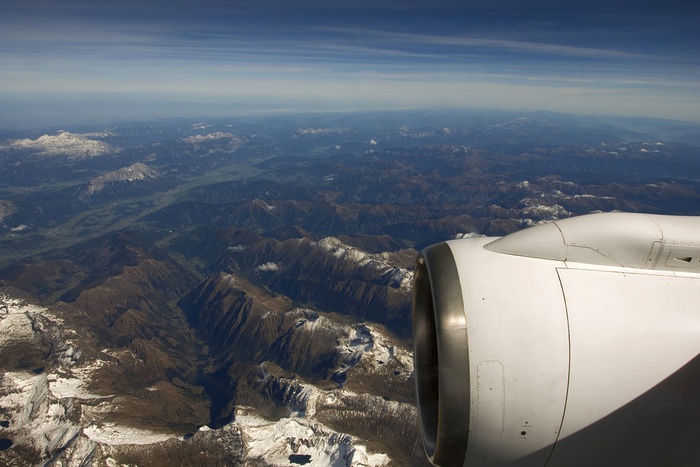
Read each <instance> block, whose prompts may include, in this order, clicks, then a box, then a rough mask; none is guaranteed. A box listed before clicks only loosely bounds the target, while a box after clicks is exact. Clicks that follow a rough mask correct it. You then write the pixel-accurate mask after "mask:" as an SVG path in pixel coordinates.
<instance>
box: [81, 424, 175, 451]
mask: <svg viewBox="0 0 700 467" xmlns="http://www.w3.org/2000/svg"><path fill="white" fill-rule="evenodd" d="M83 433H84V434H85V436H87V437H88V438H90V439H91V440H92V441H95V442H98V443H102V444H108V445H110V446H115V445H120V444H139V445H143V444H153V443H160V442H161V441H166V440H168V439H170V438H177V437H178V435H174V434H168V433H155V432H152V431H149V430H143V429H140V428H132V427H128V426H120V425H115V424H113V423H103V424H100V425H89V426H87V427H85V428H83Z"/></svg>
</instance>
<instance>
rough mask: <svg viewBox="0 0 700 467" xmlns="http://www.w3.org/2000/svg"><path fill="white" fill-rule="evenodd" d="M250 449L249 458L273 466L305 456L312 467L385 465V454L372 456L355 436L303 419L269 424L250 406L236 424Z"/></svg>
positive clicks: (242, 410) (239, 412)
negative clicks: (355, 440) (294, 457)
mask: <svg viewBox="0 0 700 467" xmlns="http://www.w3.org/2000/svg"><path fill="white" fill-rule="evenodd" d="M235 423H236V424H237V425H238V426H239V427H240V428H241V429H242V432H243V437H244V440H245V443H246V445H247V447H248V458H249V459H250V460H253V459H261V460H264V461H265V463H267V464H270V465H289V464H290V456H295V455H297V456H305V457H306V459H308V461H309V463H308V464H307V465H310V466H333V467H343V466H347V467H350V466H382V465H387V464H388V463H389V462H390V459H389V457H387V456H386V455H385V454H370V453H369V452H367V448H366V447H365V446H363V445H359V444H355V443H354V439H353V437H352V436H350V435H347V434H342V433H338V432H335V431H333V430H331V429H330V428H328V427H326V426H325V425H323V424H321V423H316V422H311V421H309V420H306V419H300V418H282V419H280V420H278V421H269V420H265V419H264V418H262V417H260V416H259V415H258V414H257V412H256V411H255V410H254V409H252V408H249V407H238V409H237V410H236V422H235Z"/></svg>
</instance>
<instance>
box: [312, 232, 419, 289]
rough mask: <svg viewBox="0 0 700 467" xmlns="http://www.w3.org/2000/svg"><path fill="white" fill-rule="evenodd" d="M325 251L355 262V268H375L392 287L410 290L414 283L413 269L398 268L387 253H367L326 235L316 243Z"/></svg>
mask: <svg viewBox="0 0 700 467" xmlns="http://www.w3.org/2000/svg"><path fill="white" fill-rule="evenodd" d="M314 246H315V247H316V248H320V249H321V250H322V251H323V252H324V253H326V254H329V255H332V256H334V257H335V258H337V259H338V260H339V261H346V262H350V263H352V264H353V268H354V269H360V268H363V267H369V268H373V269H375V270H376V271H379V272H380V273H382V274H383V275H385V276H386V277H387V279H388V282H389V284H390V285H391V286H392V287H400V288H401V289H402V290H406V291H409V290H410V289H411V286H412V284H413V271H409V270H408V269H404V268H398V267H396V266H393V265H391V264H389V262H388V255H387V253H379V254H372V253H365V252H364V251H362V250H359V249H357V248H353V247H351V246H348V245H346V244H345V243H343V242H341V241H340V240H339V239H337V238H335V237H326V238H323V239H321V240H319V241H318V242H316V243H315V244H314Z"/></svg>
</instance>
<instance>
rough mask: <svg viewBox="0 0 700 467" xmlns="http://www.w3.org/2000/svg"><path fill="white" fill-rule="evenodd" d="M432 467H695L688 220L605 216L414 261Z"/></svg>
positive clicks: (698, 222) (694, 254) (693, 304)
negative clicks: (507, 466)
mask: <svg viewBox="0 0 700 467" xmlns="http://www.w3.org/2000/svg"><path fill="white" fill-rule="evenodd" d="M413 339H414V362H415V376H416V387H417V399H418V406H419V415H420V424H421V432H422V437H423V444H424V447H425V451H426V454H427V456H428V458H429V459H430V461H431V462H432V463H433V464H435V465H441V466H452V465H457V466H461V465H465V466H479V465H517V466H545V465H546V466H575V465H583V466H591V465H596V466H601V465H615V466H621V465H635V466H639V465H653V466H659V465H665V466H666V465H669V466H670V465H700V357H699V356H698V353H699V352H700V218H699V217H676V216H660V215H645V214H624V213H607V214H593V215H588V216H581V217H575V218H570V219H565V220H558V221H554V222H551V223H548V224H542V225H538V226H536V227H532V228H529V229H525V230H522V231H520V232H516V233H513V234H511V235H507V236H505V237H502V238H499V239H494V238H473V239H462V240H454V241H448V242H445V243H440V244H437V245H433V246H431V247H428V248H426V249H424V250H423V251H422V252H421V253H420V255H419V256H418V260H417V264H416V271H415V279H414V301H413Z"/></svg>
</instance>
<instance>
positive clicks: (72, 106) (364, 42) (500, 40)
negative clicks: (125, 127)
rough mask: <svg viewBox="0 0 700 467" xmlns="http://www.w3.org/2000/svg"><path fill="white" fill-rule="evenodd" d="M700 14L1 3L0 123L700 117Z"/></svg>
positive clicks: (309, 1)
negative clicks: (341, 115) (245, 112)
mask: <svg viewBox="0 0 700 467" xmlns="http://www.w3.org/2000/svg"><path fill="white" fill-rule="evenodd" d="M694 3H695V4H693V3H691V2H680V1H676V0H669V1H663V2H662V1H655V2H650V1H645V0H642V1H618V0H608V1H599V0H579V1H576V2H570V1H565V0H556V1H555V0H534V1H529V0H463V1H455V0H432V1H418V0H402V1H399V0H386V1H383V0H355V1H343V2H334V1H332V0H325V1H322V0H289V1H283V0H255V1H250V2H248V1H242V0H231V1H215V0H173V1H148V0H125V1H121V0H110V1H106V0H89V1H86V0H65V1H57V0H3V2H2V4H0V10H1V11H0V103H3V102H4V103H5V105H4V109H5V110H4V111H2V110H0V112H3V113H4V116H5V119H4V120H0V124H2V122H5V123H6V122H7V121H8V114H10V113H11V114H12V115H16V117H17V118H18V119H19V118H31V115H35V116H37V118H38V116H39V115H44V116H47V115H49V116H51V115H52V116H53V117H54V118H58V119H60V118H62V116H64V117H65V118H68V117H67V114H75V113H80V112H86V109H87V108H92V112H93V114H95V113H98V112H99V113H102V114H104V116H105V118H108V117H109V115H110V114H114V115H117V114H119V113H120V112H121V113H128V112H130V111H134V112H136V111H138V112H147V111H148V109H150V110H151V112H152V113H153V114H154V115H155V114H156V113H157V112H158V111H159V110H160V111H161V112H162V113H166V114H169V115H170V114H173V113H177V112H178V111H179V110H180V111H184V110H185V109H189V110H193V109H196V110H197V111H200V112H202V113H206V112H207V111H211V112H213V113H215V112H219V113H220V112H226V111H234V110H236V109H239V110H242V109H255V108H259V109H271V110H274V109H290V110H339V111H344V110H372V109H401V108H454V109H488V110H516V111H520V110H527V111H532V110H547V111H555V112H565V113H574V114H584V115H620V116H637V117H658V118H671V119H680V120H690V121H694V122H700V27H698V25H699V24H700V2H694ZM32 112H33V113H32ZM173 116H175V115H173Z"/></svg>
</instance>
